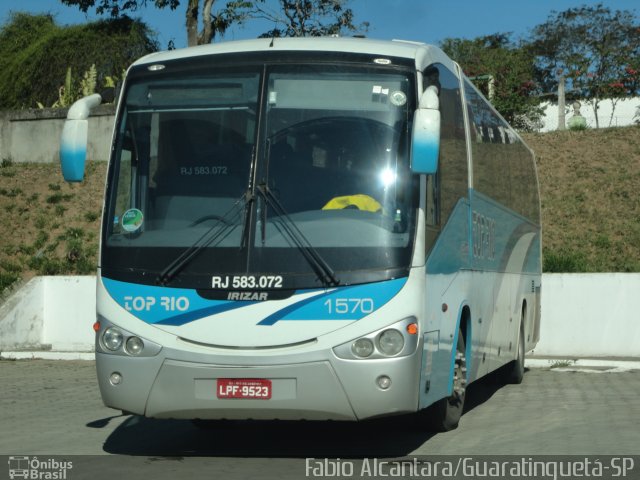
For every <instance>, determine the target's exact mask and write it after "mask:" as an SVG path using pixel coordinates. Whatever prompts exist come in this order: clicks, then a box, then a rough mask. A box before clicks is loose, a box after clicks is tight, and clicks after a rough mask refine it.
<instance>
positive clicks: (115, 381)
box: [109, 372, 122, 385]
mask: <svg viewBox="0 0 640 480" xmlns="http://www.w3.org/2000/svg"><path fill="white" fill-rule="evenodd" d="M109 382H111V385H120V384H121V383H122V375H120V373H118V372H113V373H112V374H111V375H110V376H109Z"/></svg>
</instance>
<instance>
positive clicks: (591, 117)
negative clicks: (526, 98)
mask: <svg viewBox="0 0 640 480" xmlns="http://www.w3.org/2000/svg"><path fill="white" fill-rule="evenodd" d="M580 103H581V107H580V115H582V116H583V117H584V118H585V120H586V121H587V126H588V127H589V128H596V116H595V113H594V111H593V108H592V107H591V105H589V104H588V103H586V102H584V101H583V102H580ZM638 107H640V97H637V98H629V99H623V100H619V101H618V102H617V103H616V104H615V108H614V105H613V102H612V101H611V100H602V101H601V102H600V104H599V108H598V121H599V123H600V128H606V127H626V126H629V125H633V124H634V116H635V115H636V112H637V108H638ZM542 108H543V109H544V116H543V117H542V124H543V126H542V128H541V129H540V131H541V132H549V131H552V130H557V129H558V105H557V104H555V105H554V104H551V103H544V104H542ZM612 113H613V116H612ZM572 116H573V108H572V107H571V103H570V102H568V104H567V108H566V112H565V121H566V122H568V121H569V119H570V118H571V117H572ZM636 120H640V118H637V119H636Z"/></svg>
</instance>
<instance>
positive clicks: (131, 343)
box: [94, 315, 162, 357]
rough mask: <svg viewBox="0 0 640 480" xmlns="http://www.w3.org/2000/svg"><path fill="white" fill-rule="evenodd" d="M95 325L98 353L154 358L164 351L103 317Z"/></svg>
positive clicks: (159, 346) (99, 317) (153, 343)
mask: <svg viewBox="0 0 640 480" xmlns="http://www.w3.org/2000/svg"><path fill="white" fill-rule="evenodd" d="M95 325H96V326H97V331H96V353H108V354H109V355H120V356H124V357H154V356H156V355H158V353H160V351H161V350H162V346H161V345H159V344H157V343H155V342H152V341H151V340H149V339H147V338H142V337H140V336H138V335H136V334H135V333H132V332H129V331H127V330H125V329H124V328H122V327H119V326H116V325H114V324H112V323H111V322H109V321H108V320H107V319H106V318H104V317H103V316H101V315H99V316H98V321H97V322H96V324H95ZM96 326H94V330H95V329H96Z"/></svg>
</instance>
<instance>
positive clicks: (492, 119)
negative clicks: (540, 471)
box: [61, 38, 541, 430]
mask: <svg viewBox="0 0 640 480" xmlns="http://www.w3.org/2000/svg"><path fill="white" fill-rule="evenodd" d="M100 102H101V97H100V96H99V95H93V96H90V97H86V98H85V99H82V100H79V101H78V102H76V104H75V105H74V106H73V107H72V108H71V109H70V111H69V114H68V119H67V121H66V124H65V127H64V132H63V137H62V146H61V159H62V169H63V173H64V175H65V178H66V179H67V180H69V181H80V180H81V179H82V177H83V172H84V159H85V156H86V143H87V117H88V114H89V112H90V110H91V108H92V107H94V106H96V105H97V104H99V103H100ZM540 259H541V239H540V205H539V196H538V183H537V176H536V168H535V163H534V158H533V154H532V152H531V151H530V150H529V149H528V148H527V146H526V145H525V144H524V143H523V141H522V140H521V138H520V137H519V136H518V134H517V133H516V132H515V131H514V130H513V129H512V128H511V127H510V126H509V125H508V124H507V123H506V122H505V120H504V119H503V118H502V117H501V116H500V115H499V114H498V113H497V112H496V110H495V109H494V108H493V107H492V106H491V105H490V104H489V102H488V101H487V100H486V99H485V98H484V97H483V96H482V94H481V93H480V92H479V91H478V90H477V89H476V88H474V86H473V85H472V84H471V83H470V82H469V80H468V79H467V78H465V76H464V75H463V73H462V72H461V69H460V67H459V66H458V65H457V64H456V63H454V62H453V61H452V60H451V59H449V58H448V57H447V56H446V55H444V54H443V53H442V52H441V51H440V50H439V49H437V48H435V47H433V46H428V45H424V44H419V43H413V42H403V41H390V42H387V41H384V42H382V41H374V40H368V39H359V38H350V39H346V38H313V39H311V38H306V39H305V38H303V39H284V38H283V39H281V38H276V39H258V40H249V41H239V42H227V43H220V44H214V45H207V46H202V47H196V48H190V49H184V50H174V51H170V52H160V53H155V54H151V55H149V56H146V57H144V58H142V59H141V60H139V61H137V62H136V63H135V64H134V65H133V66H132V67H131V68H130V69H129V71H128V73H127V76H126V79H125V81H124V84H123V87H122V91H121V94H120V98H119V103H118V107H117V114H116V122H115V129H114V134H113V142H112V148H111V158H110V163H109V170H108V178H107V184H106V197H105V205H104V216H103V224H102V234H101V249H100V257H99V269H98V280H97V322H96V324H95V325H94V328H95V330H96V343H95V349H96V365H97V375H98V382H99V385H100V391H101V394H102V398H103V400H104V403H105V404H106V405H107V406H109V407H113V408H116V409H121V410H123V411H126V412H131V413H134V414H139V415H145V416H148V417H157V418H185V419H203V420H207V419H209V420H214V419H317V420H322V419H334V420H362V419H369V418H374V417H380V416H387V415H395V414H405V413H415V414H416V419H417V421H418V422H422V423H423V424H424V425H425V426H428V427H429V428H432V429H436V430H447V429H451V428H454V427H455V426H456V425H457V424H458V421H459V419H460V415H461V413H462V408H463V404H464V397H465V389H466V386H467V385H468V384H469V383H470V382H473V381H475V380H477V379H479V378H480V377H482V376H484V375H486V374H488V373H489V372H492V371H494V370H497V369H499V368H500V369H501V370H500V372H501V373H500V374H501V375H502V376H503V378H504V379H505V380H507V381H511V382H515V383H519V382H520V381H521V380H522V376H523V373H524V355H525V352H526V351H528V350H530V349H532V348H533V347H534V346H535V345H536V342H537V341H538V337H539V319H540V279H541V265H540Z"/></svg>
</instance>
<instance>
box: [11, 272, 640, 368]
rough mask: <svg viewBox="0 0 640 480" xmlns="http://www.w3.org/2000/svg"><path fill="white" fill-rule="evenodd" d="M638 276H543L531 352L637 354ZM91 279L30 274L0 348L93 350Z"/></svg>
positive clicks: (639, 342)
mask: <svg viewBox="0 0 640 480" xmlns="http://www.w3.org/2000/svg"><path fill="white" fill-rule="evenodd" d="M639 299H640V274H638V273H601V274H545V275H543V278H542V323H541V328H540V342H539V343H538V346H537V347H536V349H535V351H534V354H535V355H553V356H556V355H557V356H567V357H582V358H584V357H602V356H609V357H640V310H639V308H638V300H639ZM95 308H96V303H95V277H37V278H34V279H33V280H31V281H30V282H29V283H28V284H27V285H25V287H23V288H22V289H21V290H19V291H18V292H17V293H16V294H14V295H13V296H12V297H10V298H9V300H8V301H7V302H6V303H5V304H4V305H2V306H0V351H3V350H4V351H12V350H28V349H31V350H39V349H42V348H45V349H46V348H49V346H50V348H51V349H52V350H56V351H74V352H78V351H91V350H93V341H94V340H93V335H94V334H93V330H92V325H93V323H94V322H95Z"/></svg>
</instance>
